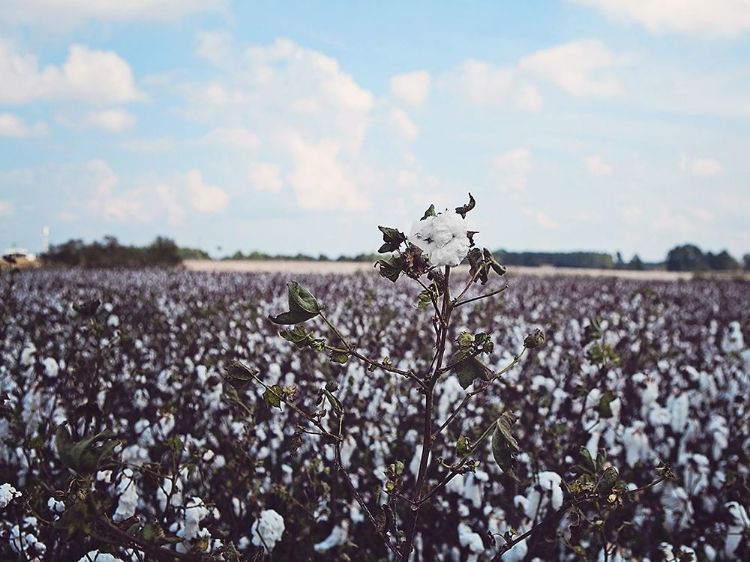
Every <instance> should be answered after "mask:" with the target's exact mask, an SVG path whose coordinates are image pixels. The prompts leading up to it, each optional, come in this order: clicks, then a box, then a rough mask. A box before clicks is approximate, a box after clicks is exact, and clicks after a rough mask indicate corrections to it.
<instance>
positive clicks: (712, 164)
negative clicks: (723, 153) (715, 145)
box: [690, 158, 724, 178]
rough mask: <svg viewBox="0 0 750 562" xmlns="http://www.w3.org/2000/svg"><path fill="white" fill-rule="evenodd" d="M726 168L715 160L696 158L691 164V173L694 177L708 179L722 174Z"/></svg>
mask: <svg viewBox="0 0 750 562" xmlns="http://www.w3.org/2000/svg"><path fill="white" fill-rule="evenodd" d="M723 170H724V166H722V165H721V163H720V162H719V161H718V160H714V159H713V158H696V159H694V160H693V161H692V162H690V172H691V173H692V174H693V175H694V176H698V177H702V178H708V177H712V176H716V175H718V174H720V173H721V172H722V171H723Z"/></svg>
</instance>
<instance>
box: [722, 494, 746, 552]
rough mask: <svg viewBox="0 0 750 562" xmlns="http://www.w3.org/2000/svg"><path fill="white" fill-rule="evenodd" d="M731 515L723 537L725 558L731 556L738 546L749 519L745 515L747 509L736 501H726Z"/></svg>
mask: <svg viewBox="0 0 750 562" xmlns="http://www.w3.org/2000/svg"><path fill="white" fill-rule="evenodd" d="M724 505H725V506H726V508H727V510H728V511H729V513H730V514H731V515H732V522H731V523H730V524H729V527H728V528H727V537H726V539H724V554H726V556H727V559H731V558H732V557H733V554H734V552H735V551H736V550H737V548H738V547H739V546H740V541H741V540H742V534H743V533H744V532H745V529H747V528H748V527H750V519H749V518H748V516H747V511H745V508H744V507H743V506H741V505H740V504H739V503H737V502H728V503H726V504H724Z"/></svg>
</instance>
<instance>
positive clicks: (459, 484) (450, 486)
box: [445, 474, 466, 494]
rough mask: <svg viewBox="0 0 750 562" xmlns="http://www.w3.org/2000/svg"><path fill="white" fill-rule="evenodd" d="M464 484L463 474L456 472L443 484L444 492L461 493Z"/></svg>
mask: <svg viewBox="0 0 750 562" xmlns="http://www.w3.org/2000/svg"><path fill="white" fill-rule="evenodd" d="M465 485H466V483H465V479H464V475H463V474H456V476H454V477H453V478H452V479H451V480H450V481H448V483H447V484H446V485H445V491H446V492H453V493H454V494H462V493H463V490H464V486H465Z"/></svg>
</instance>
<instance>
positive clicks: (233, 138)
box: [201, 127, 260, 150]
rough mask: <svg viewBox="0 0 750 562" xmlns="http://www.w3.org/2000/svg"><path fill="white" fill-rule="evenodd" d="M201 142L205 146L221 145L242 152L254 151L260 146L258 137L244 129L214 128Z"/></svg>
mask: <svg viewBox="0 0 750 562" xmlns="http://www.w3.org/2000/svg"><path fill="white" fill-rule="evenodd" d="M201 140H202V142H204V143H207V144H221V145H225V146H231V147H234V148H241V149H243V150H255V149H256V148H258V147H259V146H260V139H259V138H258V136H257V135H256V134H254V133H252V132H251V131H249V130H248V129H246V128H245V127H216V128H215V129H212V130H211V131H209V132H208V133H206V135H205V136H204V137H203V139H201Z"/></svg>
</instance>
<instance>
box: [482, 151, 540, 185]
mask: <svg viewBox="0 0 750 562" xmlns="http://www.w3.org/2000/svg"><path fill="white" fill-rule="evenodd" d="M492 165H493V167H494V169H495V171H496V172H498V173H499V177H498V181H497V184H498V186H499V187H500V189H501V190H502V191H511V190H522V189H526V184H527V182H528V175H529V172H531V168H532V163H531V151H529V150H528V149H526V148H517V149H516V150H512V151H510V152H506V153H504V154H498V155H497V156H495V157H494V158H493V159H492Z"/></svg>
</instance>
